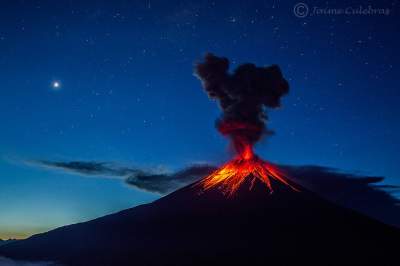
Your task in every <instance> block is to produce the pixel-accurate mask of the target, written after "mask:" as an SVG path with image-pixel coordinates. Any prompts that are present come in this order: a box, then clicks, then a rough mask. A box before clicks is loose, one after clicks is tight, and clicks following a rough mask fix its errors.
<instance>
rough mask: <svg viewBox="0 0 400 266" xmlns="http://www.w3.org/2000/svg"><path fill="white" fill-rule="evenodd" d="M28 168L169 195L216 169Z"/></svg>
mask: <svg viewBox="0 0 400 266" xmlns="http://www.w3.org/2000/svg"><path fill="white" fill-rule="evenodd" d="M27 163H28V164H29V165H34V166H39V167H44V168H49V169H57V170H62V171H64V172H67V173H71V174H80V175H84V176H97V177H106V178H117V179H121V180H123V181H124V182H125V183H126V184H128V185H130V186H133V187H135V188H138V189H141V190H145V191H148V192H155V193H159V194H166V193H168V192H171V191H173V190H176V189H177V188H180V187H182V186H184V185H186V184H188V183H191V182H194V181H196V180H198V179H200V178H202V177H205V176H207V175H208V174H210V173H211V172H213V171H214V170H216V168H215V167H213V166H209V165H191V166H188V167H186V168H184V169H182V170H179V171H177V172H171V173H164V172H159V171H154V170H153V171H151V170H146V169H141V168H134V167H124V166H120V165H118V164H115V163H110V162H93V161H92V162H85V161H72V162H60V161H47V160H34V161H27Z"/></svg>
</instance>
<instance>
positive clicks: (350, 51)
mask: <svg viewBox="0 0 400 266" xmlns="http://www.w3.org/2000/svg"><path fill="white" fill-rule="evenodd" d="M82 2H83V1H5V2H4V3H2V8H1V10H0V51H1V52H0V69H1V74H0V119H1V121H2V126H1V130H0V156H1V161H0V213H1V216H0V238H8V237H24V236H27V235H29V234H32V233H35V232H41V231H44V230H48V229H49V228H53V227H56V226H60V225H64V224H69V223H73V222H77V221H82V220H87V219H90V218H93V217H97V216H100V215H103V214H107V213H110V212H113V211H117V210H120V209H124V208H127V207H130V206H134V205H137V204H139V203H143V202H148V201H150V200H152V199H155V198H157V197H159V195H155V194H151V193H147V192H143V191H139V190H135V189H132V188H129V187H127V186H126V185H123V184H122V183H121V182H118V181H116V180H112V179H100V178H95V179H93V178H85V177H82V176H76V175H69V174H67V173H62V172H59V171H58V172H57V171H47V170H44V169H40V168H35V167H30V166H27V165H25V164H24V163H22V162H21V161H23V160H27V159H28V160H29V159H47V160H61V161H62V160H66V161H69V160H84V161H88V160H95V161H112V162H118V163H123V164H127V165H135V166H140V167H157V168H160V169H171V170H174V169H179V168H181V167H183V166H185V165H187V164H190V163H193V162H210V163H213V164H219V163H222V162H224V161H226V160H228V159H229V157H230V155H229V152H227V143H228V142H227V140H226V139H224V138H223V137H221V136H220V135H219V134H218V132H217V131H216V130H215V128H214V121H215V119H216V118H217V117H218V115H219V114H220V110H219V109H218V106H217V104H216V103H215V102H212V101H210V100H209V99H208V98H207V95H206V94H205V93H204V92H203V90H202V88H201V85H200V82H199V81H198V80H197V79H196V78H195V77H194V76H193V74H192V73H193V64H194V62H196V61H199V60H201V59H202V56H203V55H204V53H205V52H207V51H210V52H213V53H215V54H217V55H220V56H226V57H228V58H230V59H231V61H232V65H233V66H236V65H237V64H240V63H243V62H252V63H255V64H257V65H270V64H273V63H276V64H278V65H280V67H281V69H282V71H283V73H284V75H285V77H286V78H287V79H288V81H289V83H290V86H291V91H290V93H289V95H288V96H286V97H284V99H283V108H282V109H279V110H274V111H272V112H270V124H269V127H270V128H272V129H274V130H275V131H276V135H275V136H273V137H271V138H269V139H268V140H266V141H263V142H262V143H259V144H258V146H257V147H256V150H257V153H258V154H260V155H262V156H263V157H264V158H266V159H269V160H271V161H273V162H277V163H283V164H295V165H303V164H312V165H324V166H331V167H335V168H339V169H342V170H346V171H356V172H359V171H361V172H362V173H367V174H373V175H381V176H385V177H386V182H387V183H390V184H400V177H399V176H398V170H399V166H398V160H399V159H398V158H400V144H399V143H400V142H399V140H398V136H399V135H400V124H399V122H400V119H399V116H400V108H399V106H398V105H399V96H400V93H399V91H398V77H399V74H400V73H399V66H398V62H399V52H398V47H400V38H399V37H398V36H399V35H398V30H399V26H400V19H399V12H398V8H399V3H398V1H379V2H377V1H358V2H357V1H355V2H353V3H349V2H347V1H327V2H324V1H306V2H305V3H306V4H307V5H308V7H309V14H308V16H306V17H305V18H299V17H296V16H295V15H294V13H293V7H294V6H295V4H296V3H297V1H284V2H281V1H96V2H95V1H87V2H86V3H82ZM360 5H361V7H362V9H369V10H370V9H371V8H372V9H388V10H389V13H388V14H386V15H385V14H364V15H362V14H361V15H360V14H327V10H328V9H330V10H332V9H346V8H351V10H356V9H358V8H359V7H360ZM369 6H371V8H369ZM315 8H317V9H315ZM321 9H324V10H325V11H321ZM316 10H319V11H318V12H319V13H318V12H317V11H316ZM314 11H315V12H317V13H315V12H314ZM348 11H350V9H348ZM313 12H314V13H313ZM56 81H57V82H59V83H60V87H59V88H54V87H53V86H52V84H53V82H56Z"/></svg>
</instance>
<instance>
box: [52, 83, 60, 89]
mask: <svg viewBox="0 0 400 266" xmlns="http://www.w3.org/2000/svg"><path fill="white" fill-rule="evenodd" d="M51 87H52V88H53V89H54V90H59V89H60V88H61V83H60V82H59V81H53V82H52V83H51Z"/></svg>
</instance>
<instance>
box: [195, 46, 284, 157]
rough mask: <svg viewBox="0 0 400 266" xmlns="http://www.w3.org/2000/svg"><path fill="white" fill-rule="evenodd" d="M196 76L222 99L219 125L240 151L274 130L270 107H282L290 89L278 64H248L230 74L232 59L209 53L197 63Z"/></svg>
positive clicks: (209, 90) (209, 93)
mask: <svg viewBox="0 0 400 266" xmlns="http://www.w3.org/2000/svg"><path fill="white" fill-rule="evenodd" d="M195 75H196V76H197V77H198V78H199V79H200V80H201V82H202V85H203V87H204V89H205V91H206V92H207V94H208V95H209V97H210V98H212V99H216V100H218V101H219V105H220V107H221V109H222V111H223V114H222V116H221V118H220V119H218V120H217V123H216V126H217V128H218V130H219V131H220V132H221V134H223V135H226V136H229V137H230V138H231V140H232V144H233V145H234V148H235V149H236V151H237V152H238V153H240V154H241V153H242V152H243V149H244V148H245V146H246V145H251V146H252V145H254V143H256V142H257V141H258V140H259V139H260V138H261V137H262V136H263V135H265V134H269V133H271V131H270V130H268V129H267V127H266V122H267V120H268V116H267V113H266V108H267V107H269V108H276V107H279V106H280V104H281V102H280V99H281V97H282V96H283V95H285V94H287V93H288V92H289V84H288V82H287V81H286V80H285V79H284V78H283V76H282V72H281V70H280V68H279V67H278V66H277V65H272V66H267V67H257V66H255V65H254V64H249V63H247V64H242V65H240V66H239V67H237V68H236V69H235V71H234V72H233V73H229V60H228V59H227V58H225V57H217V56H215V55H213V54H210V53H209V54H206V56H205V58H204V62H202V63H198V64H197V65H196V66H195Z"/></svg>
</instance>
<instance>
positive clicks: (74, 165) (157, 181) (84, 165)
mask: <svg viewBox="0 0 400 266" xmlns="http://www.w3.org/2000/svg"><path fill="white" fill-rule="evenodd" d="M28 163H29V164H30V165H34V166H37V167H42V168H45V169H55V170H61V171H63V172H66V173H70V174H79V175H83V176H88V177H105V178H116V179H120V180H122V181H123V182H125V183H126V184H128V185H129V186H132V187H135V188H137V189H141V190H145V191H149V192H153V193H159V194H166V193H169V192H171V191H174V190H176V189H178V188H180V187H183V186H185V185H187V184H190V183H192V182H195V181H197V180H199V179H200V178H202V177H204V176H206V175H208V174H210V173H211V172H213V171H214V170H215V169H216V167H215V166H212V165H207V164H200V165H191V166H188V167H186V168H184V169H181V170H179V171H175V172H165V171H164V172H161V171H157V170H151V169H150V170H149V169H144V168H138V167H126V166H121V165H119V164H117V163H111V162H98V161H69V162H68V161H49V160H35V161H28ZM280 167H281V168H282V169H283V170H285V171H286V172H287V174H288V177H289V178H290V179H291V180H292V181H293V182H295V183H297V184H299V185H300V186H302V187H305V188H306V189H309V190H311V191H313V192H315V193H317V194H319V195H320V196H322V197H324V198H326V199H328V200H330V201H333V202H336V203H338V204H340V205H342V206H346V207H348V208H352V209H356V210H358V211H361V212H363V213H365V214H367V215H369V216H372V217H375V218H377V219H379V220H382V221H384V222H386V223H389V224H393V225H397V226H399V227H400V208H399V204H400V202H399V200H398V199H397V198H396V197H394V196H393V193H392V192H396V191H399V187H397V186H388V185H383V184H382V181H383V177H373V176H360V175H355V174H351V173H344V172H341V171H339V170H337V169H334V168H327V167H321V166H312V165H311V166H280Z"/></svg>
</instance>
